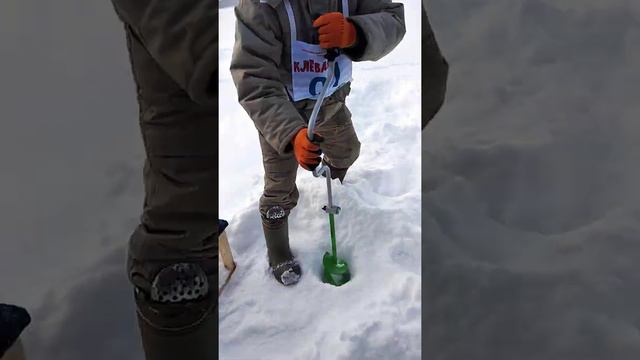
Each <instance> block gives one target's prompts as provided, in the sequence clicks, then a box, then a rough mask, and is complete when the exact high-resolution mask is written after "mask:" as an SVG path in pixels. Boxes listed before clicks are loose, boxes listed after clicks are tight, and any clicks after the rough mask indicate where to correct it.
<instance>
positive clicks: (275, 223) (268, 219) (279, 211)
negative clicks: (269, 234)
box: [262, 205, 289, 229]
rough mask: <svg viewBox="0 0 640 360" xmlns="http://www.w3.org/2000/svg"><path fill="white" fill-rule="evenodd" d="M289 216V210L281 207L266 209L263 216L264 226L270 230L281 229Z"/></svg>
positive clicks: (275, 206)
mask: <svg viewBox="0 0 640 360" xmlns="http://www.w3.org/2000/svg"><path fill="white" fill-rule="evenodd" d="M288 216H289V210H285V209H284V208H283V207H282V206H280V205H274V206H271V207H269V208H267V209H266V211H264V212H263V214H262V224H263V225H264V226H265V227H267V228H269V229H274V228H279V227H281V226H282V225H283V224H284V223H285V221H286V220H287V218H288Z"/></svg>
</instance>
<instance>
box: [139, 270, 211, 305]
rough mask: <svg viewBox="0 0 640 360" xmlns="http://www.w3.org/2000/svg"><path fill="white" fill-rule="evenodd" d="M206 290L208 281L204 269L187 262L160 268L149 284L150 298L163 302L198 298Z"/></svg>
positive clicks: (205, 293) (203, 295)
mask: <svg viewBox="0 0 640 360" xmlns="http://www.w3.org/2000/svg"><path fill="white" fill-rule="evenodd" d="M208 292H209V281H208V280H207V275H206V274H205V273H204V270H202V268H201V267H200V266H198V265H195V264H188V263H180V264H174V265H171V266H169V267H166V268H164V269H162V270H160V272H159V273H158V275H156V277H155V279H154V280H153V283H152V284H151V300H153V301H157V302H159V303H163V304H168V303H180V302H183V301H193V300H198V299H201V298H203V297H205V296H206V295H207V293H208Z"/></svg>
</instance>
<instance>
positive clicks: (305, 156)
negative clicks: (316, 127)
mask: <svg viewBox="0 0 640 360" xmlns="http://www.w3.org/2000/svg"><path fill="white" fill-rule="evenodd" d="M314 139H316V141H317V142H319V141H321V140H322V138H321V137H319V136H318V135H315V136H314ZM291 143H292V144H293V153H294V155H295V157H296V160H298V163H299V164H300V166H302V167H303V168H304V169H305V170H309V171H312V170H313V169H315V168H316V166H318V165H319V164H320V155H321V154H322V150H320V146H318V145H317V144H314V143H313V142H311V140H309V138H308V137H307V128H302V129H300V130H299V131H298V133H297V134H296V136H294V137H293V140H291Z"/></svg>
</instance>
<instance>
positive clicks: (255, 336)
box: [219, 1, 421, 360]
mask: <svg viewBox="0 0 640 360" xmlns="http://www.w3.org/2000/svg"><path fill="white" fill-rule="evenodd" d="M405 15H406V23H407V28H408V31H407V34H406V36H405V38H404V40H403V41H402V43H401V44H400V45H399V46H398V47H397V48H396V49H395V50H394V51H393V52H392V53H391V54H389V55H388V56H387V57H385V58H384V59H382V60H380V61H378V62H363V63H356V64H354V70H353V71H354V73H353V78H354V82H353V85H352V93H351V95H350V96H349V98H348V100H347V104H348V106H349V108H350V110H351V112H352V113H353V122H354V126H355V128H356V131H357V133H358V136H359V139H360V141H361V143H362V150H361V155H360V158H359V159H358V161H357V162H356V164H355V165H354V166H353V168H352V169H351V170H350V171H349V173H348V175H347V178H346V180H345V183H344V184H343V185H340V184H339V182H337V181H334V185H333V189H334V200H335V203H336V204H337V205H339V206H341V207H342V212H341V213H340V214H339V215H338V216H337V217H336V226H337V239H338V254H339V256H341V257H344V258H345V260H346V261H347V262H348V263H349V266H350V269H351V271H352V276H353V278H352V280H351V281H350V282H349V283H347V284H345V285H343V286H341V287H333V286H331V285H327V284H324V283H323V282H322V281H321V280H320V272H321V260H322V255H323V253H324V252H325V251H330V238H329V225H328V218H327V215H326V214H325V213H324V212H323V211H322V210H321V208H322V206H323V205H325V204H326V201H327V194H326V183H325V181H324V179H322V180H321V179H318V178H314V177H313V176H312V175H311V173H309V172H307V171H304V170H302V169H301V170H300V171H299V173H298V180H297V184H298V187H299V190H300V201H299V203H298V206H297V207H296V208H295V209H294V211H293V212H292V214H291V218H290V237H291V246H292V250H293V252H294V253H295V255H296V257H297V258H298V259H299V261H300V262H301V264H302V267H303V276H302V278H301V281H300V282H299V283H298V284H296V285H295V286H293V287H288V288H285V287H283V286H282V285H280V284H278V283H276V281H275V279H273V277H272V275H271V274H270V273H269V271H268V264H267V257H266V247H265V244H264V237H263V234H262V228H261V225H260V217H259V213H258V198H259V196H260V194H261V192H262V185H263V182H262V176H263V169H262V162H261V156H260V149H259V144H258V135H257V131H256V129H255V127H254V125H253V123H252V122H251V120H250V119H249V117H248V116H247V115H246V113H245V112H244V110H243V109H242V108H241V107H240V105H239V104H238V103H237V97H236V92H235V87H234V85H233V82H232V80H231V77H230V74H229V71H228V69H229V61H230V55H231V49H232V46H233V41H234V36H233V29H234V23H235V18H234V14H233V11H232V9H221V11H220V49H221V50H220V54H221V56H220V69H221V71H220V149H221V150H220V171H221V176H220V214H221V216H222V217H224V218H226V219H227V220H229V221H230V226H229V228H228V229H227V232H228V235H229V241H230V244H231V247H232V250H233V253H234V256H235V260H236V262H237V264H238V268H237V270H236V272H235V274H234V275H233V277H232V278H231V281H230V283H229V284H228V286H227V287H226V288H225V290H224V293H223V294H222V296H221V297H220V305H219V310H220V340H219V344H220V359H224V360H241V359H282V358H287V359H419V358H420V354H421V349H420V346H421V330H420V329H421V324H420V319H421V305H420V303H421V284H420V264H421V261H420V249H421V242H420V241H421V240H420V239H421V238H420V235H421V228H420V213H421V210H420V198H421V192H420V191H421V182H420V174H421V173H420V141H421V139H420V123H421V120H420V100H421V99H420V91H421V83H420V46H419V44H420V3H419V2H418V1H406V2H405ZM220 270H221V275H220V280H223V279H224V275H225V271H224V268H223V267H222V265H220Z"/></svg>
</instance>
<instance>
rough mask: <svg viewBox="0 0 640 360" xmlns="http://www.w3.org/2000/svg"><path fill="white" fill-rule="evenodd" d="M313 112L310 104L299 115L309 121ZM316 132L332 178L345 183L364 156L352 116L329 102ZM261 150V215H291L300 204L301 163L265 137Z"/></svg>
mask: <svg viewBox="0 0 640 360" xmlns="http://www.w3.org/2000/svg"><path fill="white" fill-rule="evenodd" d="M312 109H313V103H311V102H306V103H304V104H303V106H300V105H298V111H299V112H300V114H302V115H303V117H304V118H305V119H308V118H309V117H310V116H311V111H312ZM315 132H316V133H317V134H318V135H320V136H321V137H323V138H324V140H323V141H322V142H321V143H320V144H319V145H320V148H321V149H322V153H323V154H324V160H325V162H326V163H327V164H328V165H330V167H331V168H332V171H333V173H332V176H335V175H338V177H339V178H340V180H341V181H342V180H343V178H344V176H345V175H346V171H347V169H348V168H349V167H350V166H351V165H353V163H354V162H355V161H356V159H357V158H358V156H359V155H360V141H358V137H357V135H356V132H355V129H354V127H353V123H352V122H351V112H350V111H349V109H348V108H347V106H346V105H345V103H344V102H341V101H337V100H333V99H327V100H326V102H325V104H324V105H323V106H322V108H321V109H320V112H319V113H318V120H317V125H316V131H315ZM260 146H261V148H262V161H263V166H264V172H265V175H264V192H263V195H262V197H261V198H260V213H261V214H262V216H263V219H265V218H267V217H268V216H267V213H268V212H269V210H270V209H274V208H278V209H279V208H282V209H283V210H284V212H285V214H286V215H288V214H289V212H290V211H291V209H293V208H294V207H295V206H296V204H297V203H298V188H297V187H296V173H297V170H298V162H297V161H296V159H295V157H294V154H293V152H292V151H291V152H287V153H285V154H279V153H278V152H277V151H276V150H275V149H274V148H273V147H271V146H270V145H269V144H268V143H267V141H266V140H265V139H264V137H263V136H262V135H260Z"/></svg>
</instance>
